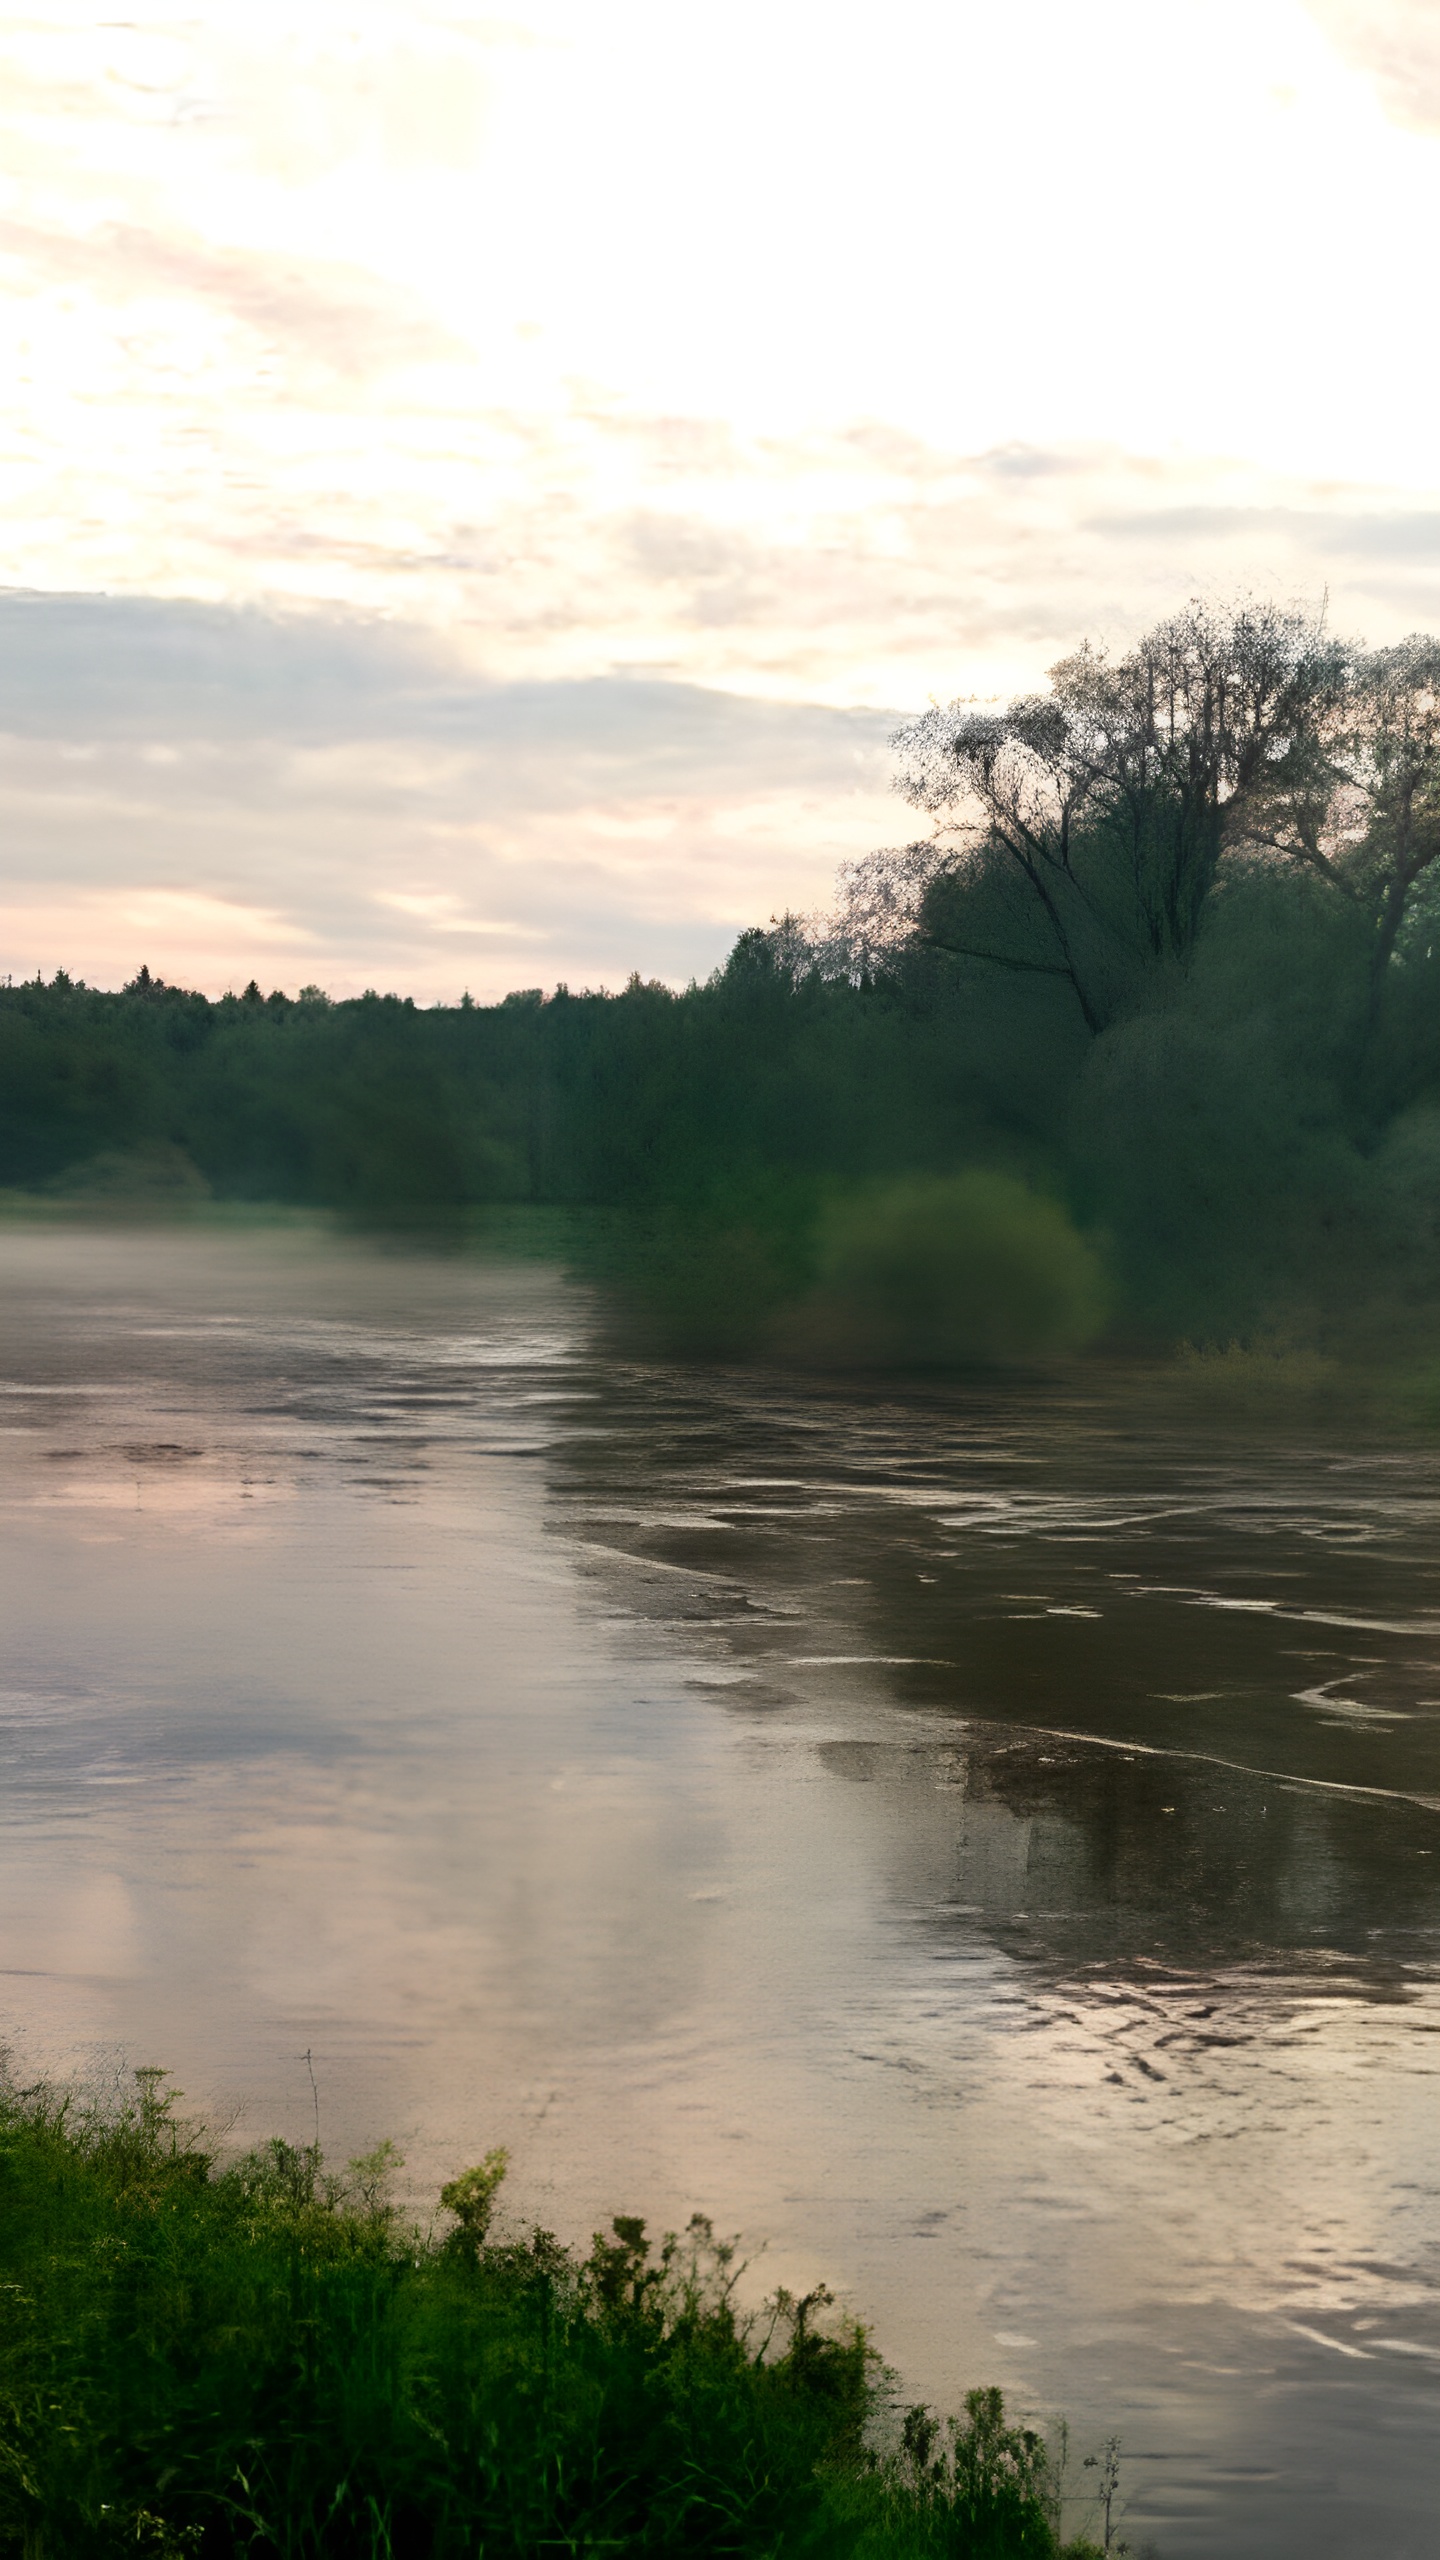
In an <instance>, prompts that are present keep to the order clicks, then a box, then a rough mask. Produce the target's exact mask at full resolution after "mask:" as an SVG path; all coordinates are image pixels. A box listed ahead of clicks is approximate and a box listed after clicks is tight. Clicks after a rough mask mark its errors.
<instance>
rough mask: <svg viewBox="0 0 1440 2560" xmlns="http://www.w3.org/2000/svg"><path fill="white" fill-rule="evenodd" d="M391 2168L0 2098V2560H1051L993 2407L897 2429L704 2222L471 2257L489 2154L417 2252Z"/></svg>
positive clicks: (532, 2236)
mask: <svg viewBox="0 0 1440 2560" xmlns="http://www.w3.org/2000/svg"><path fill="white" fill-rule="evenodd" d="M388 2165H389V2163H388V2161H387V2155H386V2151H385V2150H384V2149H382V2151H381V2152H379V2153H377V2154H376V2155H375V2156H374V2157H373V2158H372V2159H370V2160H368V2161H361V2162H356V2163H353V2164H352V2166H351V2170H350V2172H349V2174H348V2176H347V2177H346V2178H345V2179H343V2180H337V2179H333V2178H331V2177H329V2176H328V2175H327V2174H326V2172H325V2169H324V2165H323V2163H322V2161H321V2159H320V2156H319V2154H318V2153H317V2152H312V2151H308V2150H297V2149H295V2148H293V2147H291V2146H289V2145H287V2144H284V2143H281V2142H274V2143H271V2144H269V2145H267V2146H265V2147H264V2148H263V2149H261V2150H259V2151H257V2152H253V2153H251V2154H250V2155H248V2156H247V2157H246V2158H245V2159H243V2160H240V2161H238V2162H234V2163H231V2164H229V2165H226V2166H222V2165H220V2163H219V2162H218V2161H217V2159H216V2158H215V2156H214V2155H213V2153H212V2152H211V2151H210V2150H209V2149H208V2148H207V2147H206V2146H205V2144H204V2143H203V2142H202V2141H201V2140H200V2139H199V2137H198V2136H197V2134H196V2133H195V2132H194V2131H193V2130H191V2129H189V2128H187V2127H185V2126H184V2125H183V2124H182V2123H180V2122H179V2121H178V2120H177V2118H176V2116H175V2114H174V2112H173V2109H172V2107H171V2105H170V2102H169V2100H168V2098H167V2097H166V2095H165V2093H164V2088H163V2082H162V2079H161V2077H160V2075H158V2074H154V2073H142V2074H140V2075H138V2081H137V2087H136V2090H135V2093H134V2094H133V2096H132V2097H130V2098H129V2099H128V2100H126V2101H123V2102H121V2103H119V2104H116V2105H112V2106H106V2107H97V2106H95V2105H92V2104H88V2103H86V2102H84V2101H82V2100H80V2099H77V2098H76V2097H74V2096H67V2095H64V2094H57V2093H55V2092H52V2091H47V2090H40V2089H37V2090H29V2091H19V2090H15V2089H13V2088H6V2089H5V2090H4V2091H3V2093H0V2259H3V2265H0V2303H3V2314H0V2340H3V2345H0V2552H4V2553H6V2554H10V2553H14V2554H17V2555H19V2554H24V2555H25V2560H61V2555H63V2560H89V2555H91V2554H94V2555H97V2560H98V2555H101V2554H110V2553H118V2552H121V2551H132V2552H133V2551H142V2552H143V2551H148V2552H150V2553H152V2554H157V2555H179V2554H181V2553H195V2554H231V2553H241V2552H245V2553H253V2554H272V2553H275V2554H284V2555H286V2560H300V2555H306V2560H309V2555H317V2556H318V2555H322V2554H324V2555H330V2554H334V2555H346V2560H349V2556H350V2555H356V2560H359V2555H365V2560H370V2556H371V2555H375V2560H378V2555H381V2554H385V2555H394V2556H395V2560H409V2555H422V2554H423V2555H427V2560H428V2555H436V2560H439V2555H449V2554H460V2553H465V2554H474V2555H477V2560H479V2555H484V2560H508V2555H512V2554H513V2555H519V2554H522V2553H524V2554H531V2553H535V2554H538V2553H540V2552H563V2553H573V2554H580V2553H600V2552H634V2553H662V2552H664V2553H670V2552H675V2553H696V2554H700V2553H714V2554H717V2555H718V2554H722V2553H724V2554H735V2555H744V2554H752V2553H753V2554H756V2555H760V2554H765V2555H767V2560H788V2555H791V2554H796V2555H798V2554H802V2553H804V2554H814V2555H817V2560H818V2556H819V2555H822V2554H823V2555H825V2560H832V2556H833V2560H838V2555H854V2560H879V2555H882V2554H885V2555H891V2554H894V2555H908V2554H915V2555H917V2560H918V2555H921V2554H926V2555H931V2554H934V2555H938V2554H941V2553H945V2554H954V2555H957V2560H958V2555H962V2554H963V2555H966V2560H1056V2555H1057V2553H1058V2550H1059V2543H1058V2536H1057V2533H1056V2529H1055V2514H1056V2505H1057V2501H1056V2499H1055V2496H1054V2494H1053V2491H1054V2481H1053V2475H1052V2471H1051V2466H1050V2464H1049V2461H1048V2458H1047V2455H1046V2451H1045V2448H1044V2446H1043V2444H1042V2443H1041V2442H1040V2440H1039V2439H1038V2438H1037V2437H1036V2436H1034V2435H1032V2434H1030V2433H1028V2432H1026V2431H1023V2430H1020V2429H1016V2428H1013V2427H1011V2426H1010V2425H1009V2424H1008V2423H1007V2421H1006V2418H1005V2414H1004V2411H1003V2408H1002V2405H1001V2402H1000V2397H999V2394H998V2393H995V2392H977V2393H973V2394H972V2395H971V2397H970V2400H969V2401H968V2403H967V2409H966V2415H965V2417H964V2419H963V2420H962V2421H960V2422H958V2423H956V2424H952V2425H950V2426H948V2427H946V2428H940V2427H937V2426H936V2425H935V2424H934V2422H933V2421H932V2420H931V2419H930V2418H929V2416H928V2413H924V2412H916V2411H912V2412H910V2413H909V2416H908V2418H907V2419H906V2420H905V2421H904V2423H903V2425H901V2424H899V2423H897V2420H896V2417H895V2413H894V2412H893V2410H892V2409H891V2407H890V2402H889V2396H888V2390H887V2381H886V2376H885V2373H884V2370H883V2368H882V2366H881V2365H880V2362H879V2360H878V2358H877V2356H876V2354H875V2351H874V2349H873V2347H872V2346H871V2344H870V2341H869V2340H868V2338H867V2337H866V2335H865V2333H864V2331H863V2330H861V2329H860V2328H858V2327H856V2326H855V2325H854V2324H853V2323H848V2322H846V2321H843V2320H837V2319H836V2318H835V2317H834V2316H833V2314H831V2312H830V2308H829V2299H828V2296H826V2295H824V2294H823V2293H822V2294H820V2295H817V2296H814V2297H812V2298H810V2299H809V2300H806V2301H799V2302H797V2301H794V2300H792V2299H790V2298H789V2297H787V2296H786V2295H785V2294H783V2293H781V2294H777V2295H776V2296H775V2297H774V2299H773V2300H772V2301H771V2302H770V2303H769V2304H767V2305H766V2307H765V2309H764V2311H763V2312H762V2313H760V2314H758V2315H746V2314H744V2313H742V2312H741V2311H740V2310H739V2308H738V2307H737V2302H736V2277H737V2266H736V2262H735V2260H734V2256H733V2252H732V2251H731V2250H730V2248H729V2247H728V2246H726V2245H724V2244H722V2243H719V2242H717V2241H716V2239H715V2238H714V2235H713V2234H712V2232H711V2230H710V2227H709V2225H708V2224H707V2223H705V2222H704V2221H702V2220H697V2221H695V2222H693V2223H692V2224H691V2226H690V2229H689V2230H688V2231H687V2232H686V2233H685V2235H684V2236H683V2238H676V2237H674V2236H670V2237H667V2238H665V2239H664V2240H662V2241H661V2242H660V2243H659V2244H658V2245H652V2244H651V2243H650V2242H649V2240H648V2239H647V2236H646V2233H645V2230H644V2226H643V2224H641V2223H640V2222H638V2221H633V2220H629V2219H627V2218H626V2217H624V2216H621V2217H619V2218H618V2219H617V2220H616V2221H615V2222H614V2223H613V2224H612V2225H611V2228H610V2230H609V2232H608V2233H605V2234H603V2235H600V2236H598V2237H597V2238H596V2240H595V2242H594V2244H593V2246H592V2248H591V2249H590V2251H589V2252H588V2254H586V2255H583V2256H582V2255H581V2254H579V2253H578V2252H576V2251H573V2250H570V2249H566V2248H564V2247H562V2246H561V2245H560V2244H559V2243H558V2242H557V2241H556V2240H555V2239H554V2238H553V2237H552V2236H551V2235H549V2234H548V2233H545V2232H542V2231H532V2232H530V2233H528V2234H527V2235H525V2236H524V2237H507V2238H499V2237H496V2236H495V2234H494V2232H493V2231H492V2227H491V2225H492V2213H493V2208H494V2204H495V2197H496V2191H497V2188H498V2186H499V2183H500V2180H501V2178H502V2177H503V2173H504V2159H503V2155H502V2154H492V2155H490V2157H489V2158H488V2159H487V2160H486V2161H484V2162H483V2163H482V2164H481V2165H480V2166H479V2167H478V2168H475V2169H472V2170H470V2171H469V2172H467V2173H465V2174H463V2175H462V2176H460V2177H459V2178H457V2179H456V2180H455V2181H454V2182H453V2183H452V2184H451V2185H449V2186H448V2187H446V2188H445V2189H444V2191H443V2198H442V2209H441V2211H440V2213H439V2215H438V2216H437V2220H436V2227H435V2229H434V2230H432V2231H431V2232H428V2233H423V2234H422V2233H420V2232H418V2231H417V2230H415V2229H414V2228H413V2227H411V2226H409V2225H407V2224H406V2223H404V2222H403V2221H402V2220H401V2219H400V2218H399V2217H398V2216H397V2215H396V2213H395V2212H394V2211H393V2210H392V2209H391V2208H390V2206H389V2205H388V2204H387V2203H386V2201H385V2195H384V2186H385V2174H386V2170H387V2166H388ZM889 2438H893V2444H894V2449H893V2450H892V2451H890V2452H889V2453H884V2454H877V2453H876V2452H875V2450H874V2447H875V2445H876V2443H877V2442H884V2441H886V2440H887V2439H889ZM1083 2549H1084V2546H1081V2545H1073V2546H1071V2551H1072V2554H1073V2560H1080V2555H1081V2553H1082V2551H1083Z"/></svg>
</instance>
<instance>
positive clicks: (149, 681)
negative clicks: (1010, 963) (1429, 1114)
mask: <svg viewBox="0 0 1440 2560" xmlns="http://www.w3.org/2000/svg"><path fill="white" fill-rule="evenodd" d="M0 172H3V175H0V269H3V280H4V295H3V320H4V330H5V344H4V347H3V351H0V352H3V380H4V382H5V384H6V397H5V400H4V403H3V417H0V546H3V550H0V586H3V588H4V589H5V590H6V591H7V592H5V593H4V594H3V595H0V848H3V850H0V974H3V973H4V972H5V971H7V970H8V971H10V972H11V973H12V974H14V975H15V976H17V977H18V976H24V975H29V974H32V973H33V972H34V971H35V969H36V968H40V969H42V970H44V971H45V972H46V973H47V974H48V973H50V972H51V971H53V970H54V969H55V968H57V967H60V966H64V967H67V968H69V969H70V970H72V971H73V972H79V973H81V974H83V975H85V976H86V977H89V978H91V979H93V980H96V981H98V982H100V983H111V984H113V983H118V982H119V981H120V980H121V979H122V978H125V977H128V976H130V975H131V974H133V972H134V970H135V969H136V968H137V967H138V966H139V965H140V963H141V962H142V961H145V962H147V963H148V965H149V966H150V967H151V968H152V969H155V970H160V971H161V972H162V973H163V974H164V975H166V976H167V977H176V978H181V979H184V980H186V981H187V982H189V983H192V984H198V985H203V986H205V987H207V988H210V989H211V990H218V989H220V988H223V987H225V986H227V985H231V984H235V985H238V984H243V983H244V981H245V980H246V979H247V978H248V977H249V976H251V975H252V973H253V974H255V975H258V976H259V977H260V978H261V979H262V981H263V982H264V983H265V984H266V985H267V986H269V985H276V984H278V985H284V986H288V987H291V988H292V989H293V988H294V987H296V986H298V985H299V984H300V983H302V982H305V981H316V982H319V983H320V984H322V985H326V986H329V987H330V988H332V989H333V990H334V991H336V992H337V993H345V992H351V991H353V990H356V989H358V988H361V987H363V986H367V985H378V986H382V987H397V988H399V989H401V990H402V991H405V992H409V993H413V994H415V995H416V996H419V997H423V998H426V999H430V1000H434V999H437V998H442V997H444V998H453V997H454V996H455V995H457V994H458V993H459V992H460V990H461V988H462V987H466V986H468V987H469V988H470V989H471V990H472V991H473V992H475V993H476V994H477V995H493V994H498V993H501V992H503V991H504V990H505V989H506V988H508V987H514V986H526V985H546V986H549V985H553V984H554V983H555V981H556V980H557V979H561V978H563V979H566V980H568V981H569V982H570V983H571V984H572V985H577V986H579V985H586V984H594V985H599V984H609V985H614V984H618V983H620V982H622V981H623V979H624V978H625V976H626V975H627V974H628V972H629V971H630V969H631V968H638V969H639V970H640V971H641V972H642V974H644V975H651V974H655V975H661V976H665V977H668V978H670V979H672V980H675V981H677V982H683V980H684V979H686V978H687V977H689V976H690V975H691V974H692V973H695V974H703V973H704V972H706V971H707V970H708V969H709V968H711V967H712V966H713V965H714V964H715V963H716V961H717V960H718V959H719V958H720V957H721V956H722V955H723V953H724V951H725V949H726V948H727V946H728V944H729V942H730V941H731V940H732V939H733V937H734V934H735V932H736V931H737V930H738V929H739V928H740V927H742V926H743V925H745V924H747V923H750V922H754V921H763V920H764V919H765V917H767V916H768V915H769V914H770V913H771V912H772V911H773V910H777V909H779V908H782V907H784V906H786V905H790V906H794V907H799V908H802V909H808V908H813V907H815V906H817V905H819V904H822V903H823V902H824V901H825V899H826V898H827V896H828V894H829V888H830V883H831V880H832V877H833V874H834V871H835V869H836V866H837V864H838V863H839V862H841V861H842V860H844V859H845V858H847V857H848V856H850V855H853V854H856V853H861V852H865V851H867V850H869V849H870V848H871V847H873V846H874V845H876V844H880V843H885V842H887V841H890V840H892V839H893V838H894V836H895V834H896V831H897V827H898V825H899V823H900V821H899V812H898V809H897V807H896V805H895V804H894V803H893V802H892V801H890V800H889V799H888V797H887V793H886V779H887V759H886V755H885V751H884V740H885V737H886V735H887V732H888V730H889V729H890V728H891V727H892V726H893V725H894V720H895V717H896V715H897V714H899V715H904V714H907V713H910V712H913V711H915V710H916V709H918V708H920V707H923V705H924V703H925V702H926V701H927V700H928V699H929V698H930V697H931V696H937V697H939V698H942V699H946V698H949V697H951V696H953V695H956V694H979V695H984V696H990V695H994V694H996V693H1001V692H1004V691H1007V690H1009V689H1011V688H1013V687H1016V686H1019V685H1029V684H1031V683H1034V682H1036V681H1038V680H1040V679H1041V677H1042V676H1043V671H1044V669H1045V667H1046V666H1047V665H1048V664H1049V663H1050V662H1051V661H1052V660H1053V659H1054V658H1056V657H1057V656H1058V655H1059V654H1060V653H1061V652H1062V651H1064V650H1067V649H1069V648H1071V647H1073V646H1074V645H1075V643H1076V641H1077V640H1078V639H1079V638H1080V637H1081V636H1082V635H1084V634H1085V633H1087V632H1088V633H1091V634H1093V635H1099V636H1102V637H1106V638H1108V639H1110V640H1112V641H1115V642H1121V641H1123V640H1124V639H1125V638H1126V637H1127V636H1128V635H1130V634H1132V633H1133V632H1134V631H1135V630H1137V629H1138V628H1139V627H1141V626H1142V625H1143V623H1144V622H1145V621H1146V620H1148V619H1150V618H1152V617H1153V616H1154V615H1155V614H1157V613H1159V612H1162V611H1165V610H1166V609H1168V608H1170V607H1172V606H1174V605H1176V604H1179V603H1182V602H1183V601H1184V600H1185V598H1186V596H1187V595H1189V594H1191V593H1193V592H1196V591H1197V590H1200V589H1205V590H1209V591H1214V590H1217V589H1218V590H1220V591H1222V592H1233V591H1234V590H1235V589H1237V588H1247V589H1254V590H1258V591H1260V592H1263V593H1267V594H1276V595H1279V596H1280V597H1282V598H1283V599H1286V600H1290V599H1295V598H1299V599H1303V600H1307V601H1318V600H1319V599H1320V597H1321V596H1322V595H1324V594H1326V593H1327V592H1328V596H1329V599H1330V610H1331V614H1332V618H1333V620H1334V621H1335V622H1336V624H1337V625H1339V626H1340V627H1341V628H1344V629H1354V630H1358V631H1360V632H1362V633H1364V634H1366V635H1368V636H1369V637H1371V638H1372V639H1375V640H1382V639H1386V638H1390V637H1394V636H1398V635H1399V634H1400V633H1401V632H1403V631H1407V630H1410V629H1413V628H1415V627H1417V626H1427V625H1428V626H1435V625H1440V436H1437V429H1436V425H1435V419H1436V414H1437V394H1440V353H1437V339H1436V330H1435V323H1434V245H1433V244H1434V238H1435V231H1436V217H1437V213H1440V8H1437V7H1436V6H1435V5H1434V0H1310V5H1308V6H1307V5H1304V0H724V5H723V6H720V5H714V0H517V4H516V5H513V6H507V5H506V0H495V6H494V7H493V8H485V7H483V6H482V5H480V0H436V5H426V0H371V5H368V6H360V5H354V0H304V5H303V6H297V5H296V0H243V5H242V0H208V5H206V4H205V0H201V5H198V6H190V7H188V8H187V7H183V6H180V7H176V8H174V9H171V10H163V9H159V8H151V7H149V6H146V5H145V4H144V0H140V5H138V6H136V7H134V8H132V10H131V13H130V15H129V16H128V17H126V18H124V19H123V20H121V19H119V18H112V17H106V18H103V19H102V17H101V16H100V14H99V13H98V12H97V11H96V10H95V9H93V8H91V7H87V6H81V5H78V0H43V5H41V6H36V7H33V8H31V9H25V8H23V7H19V8H10V9H8V10H3V11H0Z"/></svg>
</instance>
